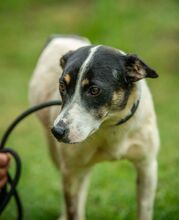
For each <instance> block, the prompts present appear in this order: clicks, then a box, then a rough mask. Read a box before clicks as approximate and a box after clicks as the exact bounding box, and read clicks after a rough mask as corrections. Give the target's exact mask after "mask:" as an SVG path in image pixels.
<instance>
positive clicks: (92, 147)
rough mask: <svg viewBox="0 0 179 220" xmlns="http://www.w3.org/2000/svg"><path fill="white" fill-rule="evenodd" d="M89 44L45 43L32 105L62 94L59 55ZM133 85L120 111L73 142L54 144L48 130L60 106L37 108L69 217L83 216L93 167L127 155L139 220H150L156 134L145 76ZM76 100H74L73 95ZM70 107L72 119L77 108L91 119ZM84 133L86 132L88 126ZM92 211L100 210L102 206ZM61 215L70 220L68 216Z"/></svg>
mask: <svg viewBox="0 0 179 220" xmlns="http://www.w3.org/2000/svg"><path fill="white" fill-rule="evenodd" d="M88 44H89V43H88V42H86V41H83V40H81V41H80V40H77V39H70V38H66V39H61V38H59V39H55V40H53V41H52V42H51V43H50V44H49V45H48V46H47V48H46V49H45V50H44V51H43V53H42V55H41V57H40V59H39V61H38V64H37V67H36V69H35V71H34V75H33V77H32V80H31V83H30V100H31V104H32V105H34V104H38V103H40V102H45V101H47V100H56V99H59V98H60V97H59V93H58V78H59V75H60V74H61V72H62V70H61V68H60V67H59V65H58V63H59V58H60V57H61V56H62V55H63V54H65V53H66V52H68V51H69V50H75V49H77V48H79V47H82V46H84V45H88ZM91 54H92V53H91ZM91 56H92V55H91ZM89 60H90V59H89ZM87 63H88V62H87V61H86V64H87ZM84 66H85V65H84ZM81 77H82V74H81ZM136 85H137V86H136V90H135V91H134V92H133V94H132V95H131V96H130V99H129V102H128V108H127V109H125V110H124V111H123V112H122V114H120V115H118V114H115V115H111V116H110V117H109V118H108V120H106V121H104V122H103V124H102V125H101V126H100V128H99V129H98V130H97V131H96V132H95V133H94V134H93V135H91V136H90V137H88V138H87V139H86V140H84V141H83V142H82V143H79V144H76V145H69V144H64V143H57V142H56V141H55V140H54V138H53V137H52V136H51V135H50V131H49V132H48V131H47V130H48V127H49V126H50V125H52V124H53V123H54V120H55V118H57V116H58V115H59V112H60V108H59V107H54V108H49V109H46V110H44V111H41V112H39V113H38V116H39V118H40V120H41V122H42V123H43V125H44V128H45V130H46V135H47V137H48V140H49V144H50V150H51V155H52V158H53V159H54V160H55V162H56V164H57V166H58V164H59V166H60V169H61V173H62V179H63V181H62V182H63V189H64V195H65V197H66V198H67V199H69V201H68V203H66V213H70V212H71V213H72V216H73V218H72V219H73V220H85V212H84V206H85V200H86V194H87V186H88V184H87V183H88V177H89V173H90V170H91V168H92V166H93V165H94V164H96V163H97V162H100V161H104V160H119V159H128V160H130V161H131V162H132V163H133V164H134V166H135V168H136V171H137V179H138V184H137V186H138V187H137V194H138V199H137V201H138V220H152V213H153V203H154V197H155V190H156V185H157V152H158V149H159V135H158V129H157V124H156V117H155V112H154V108H153V102H152V97H151V93H150V91H149V88H148V86H147V84H146V82H145V80H141V81H139V82H137V83H136ZM139 97H140V104H139V107H138V109H137V111H136V113H135V114H134V116H133V117H132V118H131V119H130V120H129V121H128V122H126V123H125V124H123V125H121V126H112V125H113V124H114V122H117V121H118V120H119V119H120V117H123V116H126V115H127V114H128V113H129V112H130V109H131V107H132V104H133V102H134V100H136V99H137V98H139ZM75 100H77V99H76V97H75ZM69 111H70V112H69V113H70V115H71V117H73V118H74V120H76V122H75V124H76V123H77V122H78V121H81V119H79V116H78V114H79V113H81V116H80V117H83V118H84V120H86V125H87V127H88V125H89V126H91V123H93V121H92V120H91V119H90V116H89V115H88V114H87V112H84V111H83V110H82V109H81V106H80V102H74V105H73V108H72V109H69ZM59 117H61V116H59ZM58 120H60V118H57V119H56V122H55V123H57V122H58ZM64 120H65V119H64ZM88 121H89V122H88ZM88 123H89V124H88ZM75 124H74V126H76V125H75ZM96 126H97V127H98V125H96ZM83 132H84V135H83V136H85V135H86V134H87V133H88V132H89V129H87V130H86V131H83ZM78 135H79V134H76V133H75V132H74V131H72V132H71V138H72V139H73V138H74V137H76V136H78ZM80 138H81V137H80ZM67 204H68V205H67ZM96 211H98V212H100V210H96ZM65 219H68V218H67V215H65Z"/></svg>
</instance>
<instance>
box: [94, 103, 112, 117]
mask: <svg viewBox="0 0 179 220" xmlns="http://www.w3.org/2000/svg"><path fill="white" fill-rule="evenodd" d="M108 112H109V107H108V106H106V105H105V106H102V107H100V108H99V109H97V110H91V111H90V113H91V114H92V115H93V116H94V117H95V118H97V119H104V118H105V117H106V116H107V115H108Z"/></svg>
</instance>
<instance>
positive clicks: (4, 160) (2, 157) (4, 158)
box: [0, 153, 10, 167]
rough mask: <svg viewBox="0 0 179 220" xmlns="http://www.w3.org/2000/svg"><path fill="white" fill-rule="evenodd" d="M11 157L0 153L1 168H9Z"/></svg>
mask: <svg viewBox="0 0 179 220" xmlns="http://www.w3.org/2000/svg"><path fill="white" fill-rule="evenodd" d="M9 161H10V155H9V154H7V153H0V167H5V166H8V164H9Z"/></svg>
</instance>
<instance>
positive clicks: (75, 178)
mask: <svg viewBox="0 0 179 220" xmlns="http://www.w3.org/2000/svg"><path fill="white" fill-rule="evenodd" d="M62 178H63V193H64V200H65V219H66V220H85V219H86V218H85V203H86V196H87V189H88V185H89V169H88V170H84V169H83V171H81V170H78V171H77V172H72V173H70V174H69V173H68V174H67V173H63V171H62Z"/></svg>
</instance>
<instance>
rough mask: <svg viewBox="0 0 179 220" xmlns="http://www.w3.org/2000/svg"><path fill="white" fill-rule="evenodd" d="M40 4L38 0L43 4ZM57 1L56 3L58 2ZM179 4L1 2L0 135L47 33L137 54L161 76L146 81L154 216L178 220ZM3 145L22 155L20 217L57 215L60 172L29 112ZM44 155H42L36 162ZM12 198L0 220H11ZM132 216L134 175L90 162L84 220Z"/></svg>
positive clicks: (124, 167)
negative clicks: (153, 146) (151, 104)
mask: <svg viewBox="0 0 179 220" xmlns="http://www.w3.org/2000/svg"><path fill="white" fill-rule="evenodd" d="M42 2H44V3H43V4H42ZM58 2H60V3H58ZM178 21H179V2H178V1H177V0H168V1H167V0H166V1H162V0H158V1H154V0H151V1H150V3H149V1H148V3H147V1H145V2H144V1H143V3H142V1H139V0H138V1H137V0H136V1H135V0H126V1H122V0H121V1H114V0H113V1H107V0H98V1H95V0H93V1H92V0H91V1H82V0H81V1H80V0H78V1H77V0H76V1H70V0H68V1H55V0H52V1H50V0H45V1H42V0H40V1H38V3H37V1H35V0H28V1H27V0H24V1H22V0H21V1H18V3H17V1H16V0H14V1H10V0H6V1H1V3H0V103H1V104H0V135H2V134H3V131H4V130H5V128H6V127H7V125H8V124H9V122H11V120H12V119H14V117H15V116H16V115H17V114H19V113H20V112H22V111H23V110H24V109H26V108H27V107H28V106H29V104H28V98H27V97H28V82H29V79H30V77H31V73H32V71H33V68H34V66H35V63H36V61H37V58H38V56H39V54H40V51H41V49H42V47H43V45H44V43H45V41H46V39H47V38H48V36H49V35H51V34H53V33H60V34H79V35H83V36H86V37H88V38H90V40H91V41H92V42H93V43H95V44H98V43H100V44H107V45H111V46H114V47H118V48H120V49H123V50H125V51H127V52H131V53H136V54H138V55H139V56H140V57H142V58H143V59H144V60H145V61H146V63H148V64H149V65H150V66H152V67H154V68H155V69H156V70H157V72H158V74H159V75H160V78H158V79H156V80H148V82H149V84H150V87H151V90H152V93H153V97H154V101H155V106H156V111H157V115H158V124H159V129H160V135H161V150H160V154H159V185H158V191H157V198H156V203H155V217H154V219H155V220H178V219H179V191H178V187H179V175H178V169H179V134H178V131H179V123H178V122H179V114H178V113H179V91H178V88H179V75H178V72H179V60H178V58H179V25H178ZM8 146H13V148H14V149H16V150H17V151H18V152H19V154H20V155H21V157H22V162H23V171H22V178H21V181H20V183H19V187H18V188H19V192H20V195H21V197H22V200H23V203H24V209H25V219H27V220H40V219H43V220H50V219H57V217H58V215H59V214H60V212H61V208H62V206H63V205H62V192H61V190H60V179H59V173H58V172H57V171H56V169H55V168H54V166H53V164H52V162H51V161H50V159H49V156H48V148H47V146H46V142H45V139H44V136H43V131H42V129H41V126H40V124H39V123H38V121H37V120H36V118H35V116H31V118H29V119H26V121H24V122H23V123H22V124H21V125H20V126H19V127H18V129H17V130H16V131H15V132H14V134H13V135H12V137H11V139H10V140H9V143H8ZM42 158H43V159H42ZM15 216H16V212H15V206H14V203H13V201H12V202H11V205H10V206H9V207H8V208H7V210H6V212H5V213H4V214H3V215H2V216H1V217H0V219H2V220H11V219H15ZM135 216H136V201H135V172H134V169H133V167H132V165H131V164H130V163H128V162H127V161H122V162H115V163H103V164H100V165H98V166H96V167H95V169H94V172H93V176H92V183H91V187H90V191H89V197H88V203H87V218H88V219H90V220H132V219H135Z"/></svg>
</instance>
